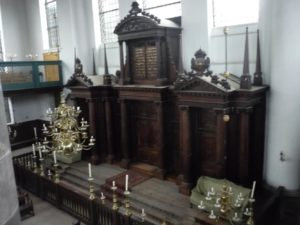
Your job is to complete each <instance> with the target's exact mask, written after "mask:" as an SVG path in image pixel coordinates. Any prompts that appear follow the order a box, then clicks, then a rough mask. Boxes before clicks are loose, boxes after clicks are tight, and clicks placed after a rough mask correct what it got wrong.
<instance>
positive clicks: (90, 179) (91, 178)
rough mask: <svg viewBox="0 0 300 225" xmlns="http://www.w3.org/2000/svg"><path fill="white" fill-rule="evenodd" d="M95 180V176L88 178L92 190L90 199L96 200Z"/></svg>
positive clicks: (90, 190)
mask: <svg viewBox="0 0 300 225" xmlns="http://www.w3.org/2000/svg"><path fill="white" fill-rule="evenodd" d="M93 181H94V178H93V177H89V178H88V182H89V192H90V196H89V199H90V200H94V199H95V198H96V196H95V189H94V185H93Z"/></svg>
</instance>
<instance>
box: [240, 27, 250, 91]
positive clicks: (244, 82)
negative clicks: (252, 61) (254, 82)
mask: <svg viewBox="0 0 300 225" xmlns="http://www.w3.org/2000/svg"><path fill="white" fill-rule="evenodd" d="M240 88H242V89H250V88H251V76H250V73H249V44H248V27H246V42H245V55H244V67H243V74H242V76H241V84H240Z"/></svg>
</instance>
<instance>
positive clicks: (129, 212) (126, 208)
mask: <svg viewBox="0 0 300 225" xmlns="http://www.w3.org/2000/svg"><path fill="white" fill-rule="evenodd" d="M124 195H125V200H124V205H125V215H126V216H130V215H131V214H132V212H131V210H130V201H129V195H130V192H129V191H124Z"/></svg>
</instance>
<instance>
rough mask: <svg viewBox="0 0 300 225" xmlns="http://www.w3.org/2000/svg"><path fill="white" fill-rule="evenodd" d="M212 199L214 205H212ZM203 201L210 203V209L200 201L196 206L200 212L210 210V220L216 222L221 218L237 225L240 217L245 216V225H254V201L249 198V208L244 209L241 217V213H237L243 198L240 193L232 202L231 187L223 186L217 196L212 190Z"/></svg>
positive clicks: (240, 219)
mask: <svg viewBox="0 0 300 225" xmlns="http://www.w3.org/2000/svg"><path fill="white" fill-rule="evenodd" d="M214 199H215V203H213V200H214ZM205 200H206V201H207V202H210V203H211V205H212V207H209V206H207V205H205V204H204V203H203V201H202V200H201V201H200V204H199V205H198V208H199V209H200V210H206V211H209V210H210V213H209V215H208V217H209V218H210V219H212V220H216V219H218V218H219V217H221V218H224V219H226V220H229V221H231V222H234V223H235V224H238V223H240V222H241V221H242V219H243V218H242V216H243V215H245V216H246V217H248V219H247V223H246V224H247V225H254V220H253V203H254V202H255V199H253V198H249V200H248V202H249V206H248V208H246V210H245V212H243V213H242V214H243V215H241V213H239V212H238V211H239V210H240V208H241V207H242V204H243V202H244V198H243V196H242V194H241V193H240V194H239V195H238V196H237V198H236V199H235V201H233V192H232V189H231V187H227V186H223V189H222V192H221V194H220V195H217V193H215V192H214V190H213V188H212V190H211V191H209V192H208V193H207V195H206V197H205Z"/></svg>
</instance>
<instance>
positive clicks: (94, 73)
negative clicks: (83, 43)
mask: <svg viewBox="0 0 300 225" xmlns="http://www.w3.org/2000/svg"><path fill="white" fill-rule="evenodd" d="M93 75H97V70H96V62H95V48H93Z"/></svg>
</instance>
